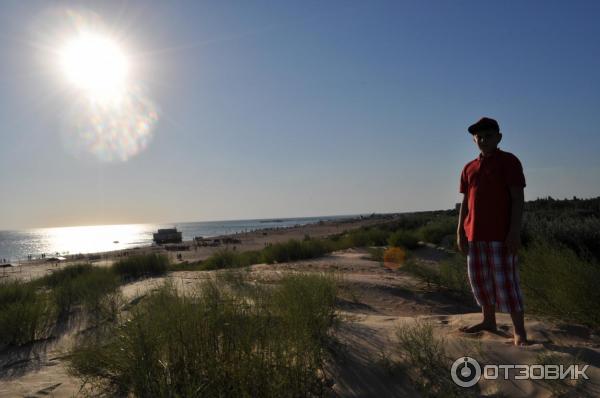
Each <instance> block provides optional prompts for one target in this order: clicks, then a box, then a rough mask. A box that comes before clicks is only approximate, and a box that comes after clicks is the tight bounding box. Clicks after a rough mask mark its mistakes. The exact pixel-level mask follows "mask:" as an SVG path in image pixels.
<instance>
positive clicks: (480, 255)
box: [467, 241, 523, 312]
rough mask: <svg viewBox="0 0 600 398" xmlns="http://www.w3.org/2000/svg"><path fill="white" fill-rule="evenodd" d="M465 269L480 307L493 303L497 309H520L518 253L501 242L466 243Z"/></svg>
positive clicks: (521, 298)
mask: <svg viewBox="0 0 600 398" xmlns="http://www.w3.org/2000/svg"><path fill="white" fill-rule="evenodd" d="M467 270H468V273H469V283H470V284H471V290H473V295H474V296H475V300H476V301H477V304H479V306H484V305H495V306H496V309H497V310H498V311H500V312H515V311H523V297H522V295H521V288H520V287H519V272H518V271H517V256H516V255H511V254H508V252H507V251H506V246H505V245H504V243H503V242H497V241H495V242H469V254H468V256H467Z"/></svg>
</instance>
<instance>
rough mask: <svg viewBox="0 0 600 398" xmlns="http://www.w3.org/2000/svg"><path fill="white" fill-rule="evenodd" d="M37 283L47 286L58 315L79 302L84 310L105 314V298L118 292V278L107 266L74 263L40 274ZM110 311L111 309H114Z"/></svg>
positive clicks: (69, 309) (63, 313)
mask: <svg viewBox="0 0 600 398" xmlns="http://www.w3.org/2000/svg"><path fill="white" fill-rule="evenodd" d="M37 284H40V285H42V286H46V287H48V288H50V295H51V297H52V299H53V301H54V303H55V305H56V308H57V309H58V312H59V314H60V315H61V316H67V315H68V314H69V313H70V311H71V310H72V309H73V307H74V306H77V305H82V306H83V309H84V310H85V312H86V313H88V314H90V315H93V316H94V317H98V316H100V315H102V314H104V315H107V311H108V310H109V308H108V307H107V305H109V301H107V300H108V299H109V298H110V299H112V298H114V295H115V294H116V293H117V290H118V288H119V278H118V277H117V275H115V273H114V272H113V271H112V270H111V269H109V268H102V267H95V266H93V265H89V264H83V265H82V264H76V265H71V266H68V267H65V268H63V269H61V270H59V271H56V272H54V273H53V274H51V275H48V276H45V277H43V278H41V279H40V280H39V281H37ZM108 296H110V297H108ZM110 311H111V312H113V313H114V311H116V309H114V308H113V309H111V310H110Z"/></svg>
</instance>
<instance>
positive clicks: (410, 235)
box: [388, 230, 419, 249]
mask: <svg viewBox="0 0 600 398" xmlns="http://www.w3.org/2000/svg"><path fill="white" fill-rule="evenodd" d="M388 244H389V245H390V246H394V247H403V248H405V249H416V248H417V247H419V239H418V238H417V236H416V234H415V233H414V232H412V231H405V230H398V231H396V232H394V233H393V234H392V235H391V236H390V237H389V239H388Z"/></svg>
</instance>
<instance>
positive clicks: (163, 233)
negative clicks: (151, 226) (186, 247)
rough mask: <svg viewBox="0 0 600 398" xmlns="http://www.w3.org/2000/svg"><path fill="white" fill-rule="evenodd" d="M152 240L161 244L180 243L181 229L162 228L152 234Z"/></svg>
mask: <svg viewBox="0 0 600 398" xmlns="http://www.w3.org/2000/svg"><path fill="white" fill-rule="evenodd" d="M153 236H154V238H153V240H154V242H156V243H157V244H159V245H161V244H163V243H181V241H182V237H181V231H177V228H162V229H159V230H158V232H155V233H154V234H153Z"/></svg>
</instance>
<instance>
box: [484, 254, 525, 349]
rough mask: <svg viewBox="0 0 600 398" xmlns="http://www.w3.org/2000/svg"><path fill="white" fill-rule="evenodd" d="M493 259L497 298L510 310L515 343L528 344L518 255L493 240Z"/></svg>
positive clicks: (503, 310) (503, 306) (501, 307)
mask: <svg viewBox="0 0 600 398" xmlns="http://www.w3.org/2000/svg"><path fill="white" fill-rule="evenodd" d="M492 252H493V255H492V259H493V263H494V273H495V278H494V279H495V281H496V286H495V288H496V300H497V304H498V308H499V309H500V311H502V312H510V317H511V319H512V322H513V326H514V334H513V335H514V338H513V342H514V344H515V345H525V344H527V332H526V331H525V315H524V312H523V297H522V294H521V287H520V283H519V272H518V269H517V261H518V259H517V256H516V255H514V254H511V253H508V251H507V249H506V246H505V245H504V243H503V242H492Z"/></svg>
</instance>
